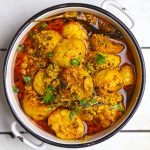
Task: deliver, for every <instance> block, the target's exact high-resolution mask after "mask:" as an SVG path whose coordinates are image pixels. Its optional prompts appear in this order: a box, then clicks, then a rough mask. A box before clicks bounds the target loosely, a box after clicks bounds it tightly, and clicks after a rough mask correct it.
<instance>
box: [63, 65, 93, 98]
mask: <svg viewBox="0 0 150 150" xmlns="http://www.w3.org/2000/svg"><path fill="white" fill-rule="evenodd" d="M61 83H62V84H65V85H64V87H63V88H61V90H62V91H63V93H64V94H65V96H66V97H67V98H68V99H70V100H76V99H78V100H81V99H84V98H87V99H89V98H90V97H91V96H92V95H93V92H94V89H93V81H92V78H91V76H90V75H89V74H88V73H87V72H86V71H85V70H83V69H80V68H68V69H66V70H65V71H64V72H63V73H62V77H61Z"/></svg>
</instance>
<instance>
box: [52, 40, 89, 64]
mask: <svg viewBox="0 0 150 150" xmlns="http://www.w3.org/2000/svg"><path fill="white" fill-rule="evenodd" d="M85 52H86V46H85V43H84V42H83V41H82V40H80V39H75V38H73V39H71V38H70V39H64V40H63V41H62V42H61V43H60V44H58V45H57V46H56V48H55V50H54V52H53V57H52V61H53V62H54V63H56V64H58V65H59V66H63V67H70V66H74V65H75V66H78V65H80V63H81V62H82V61H83V59H84V56H85Z"/></svg>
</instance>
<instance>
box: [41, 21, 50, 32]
mask: <svg viewBox="0 0 150 150" xmlns="http://www.w3.org/2000/svg"><path fill="white" fill-rule="evenodd" d="M47 26H48V24H47V23H46V22H42V23H41V29H43V30H44V29H45V28H46V27H47Z"/></svg>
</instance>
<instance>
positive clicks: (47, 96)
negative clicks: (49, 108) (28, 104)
mask: <svg viewBox="0 0 150 150" xmlns="http://www.w3.org/2000/svg"><path fill="white" fill-rule="evenodd" d="M54 101H55V97H54V95H53V94H52V93H46V94H45V95H44V97H43V102H44V103H48V102H54Z"/></svg>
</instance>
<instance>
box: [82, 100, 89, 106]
mask: <svg viewBox="0 0 150 150" xmlns="http://www.w3.org/2000/svg"><path fill="white" fill-rule="evenodd" d="M80 105H81V106H82V107H83V108H86V107H87V105H89V103H88V101H87V100H86V99H82V100H81V101H80Z"/></svg>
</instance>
